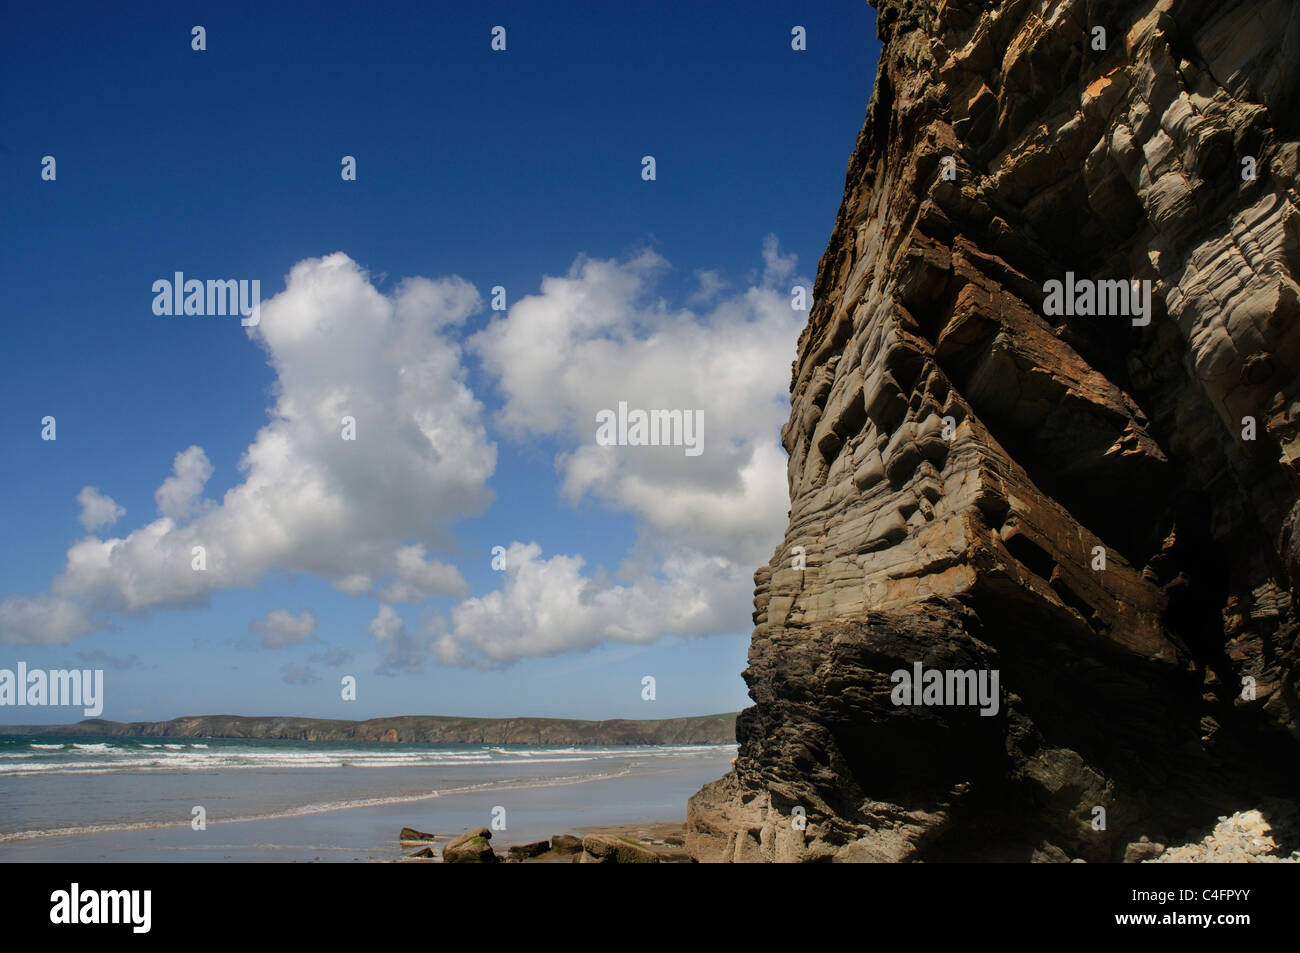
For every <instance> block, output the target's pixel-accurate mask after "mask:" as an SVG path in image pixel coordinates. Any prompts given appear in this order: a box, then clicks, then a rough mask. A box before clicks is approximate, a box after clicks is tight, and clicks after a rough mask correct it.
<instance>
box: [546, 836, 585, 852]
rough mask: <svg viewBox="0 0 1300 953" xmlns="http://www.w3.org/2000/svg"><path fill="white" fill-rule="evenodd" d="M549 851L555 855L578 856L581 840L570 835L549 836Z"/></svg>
mask: <svg viewBox="0 0 1300 953" xmlns="http://www.w3.org/2000/svg"><path fill="white" fill-rule="evenodd" d="M551 850H553V851H555V852H556V853H557V854H580V853H582V838H581V837H574V836H573V835H572V834H553V835H552V836H551Z"/></svg>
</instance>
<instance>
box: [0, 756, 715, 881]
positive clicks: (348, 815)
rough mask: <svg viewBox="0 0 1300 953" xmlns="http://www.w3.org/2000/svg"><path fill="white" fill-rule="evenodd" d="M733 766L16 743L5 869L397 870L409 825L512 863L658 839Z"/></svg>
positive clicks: (0, 792)
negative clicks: (484, 833)
mask: <svg viewBox="0 0 1300 953" xmlns="http://www.w3.org/2000/svg"><path fill="white" fill-rule="evenodd" d="M735 752H736V747H735V745H690V746H631V745H629V746H616V745H611V746H580V745H577V746H565V747H558V746H552V747H547V746H537V745H504V746H489V745H414V744H412V745H406V744H367V743H355V744H339V743H319V742H294V741H246V740H239V739H205V740H202V741H199V740H195V739H183V740H182V739H175V740H173V739H157V738H150V739H125V738H112V739H102V738H100V739H96V738H75V739H69V740H67V741H62V740H60V743H58V744H55V743H52V742H51V741H50V740H49V739H23V738H12V739H6V740H5V741H3V742H0V861H3V862H14V861H77V862H85V861H105V862H108V861H127V862H134V861H168V862H210V861H216V862H237V861H273V862H345V863H352V862H363V863H364V862H389V861H397V860H401V859H402V858H403V857H404V856H405V855H407V854H409V853H410V852H411V851H410V850H409V848H408V849H403V848H402V847H401V845H400V844H399V842H398V834H399V832H400V830H401V829H402V828H403V827H412V828H415V829H417V830H420V831H425V832H429V833H434V834H438V835H443V837H445V838H453V837H456V836H458V835H460V834H462V833H463V832H465V831H467V830H471V829H474V828H478V827H489V828H491V829H492V830H493V839H492V847H493V848H494V849H496V850H497V851H498V852H500V853H502V854H503V855H504V853H505V851H506V850H507V849H508V848H509V846H511V845H513V844H524V843H530V842H535V841H541V840H546V839H547V838H549V837H551V836H552V835H554V834H560V833H578V834H579V835H581V834H584V833H588V832H592V831H593V830H597V829H606V828H608V829H616V830H623V831H627V832H629V833H631V834H632V835H633V836H636V835H635V831H636V830H637V829H642V828H645V829H648V830H652V831H658V832H659V833H661V834H662V833H664V832H665V831H669V830H671V829H672V827H673V825H678V826H679V825H681V823H682V821H683V820H684V815H685V804H686V800H687V798H689V797H690V795H691V794H693V793H694V792H695V791H697V790H698V789H699V788H700V786H701V785H702V784H703V783H705V782H707V781H710V780H712V779H715V778H717V777H719V776H721V775H722V774H724V773H725V772H726V771H727V770H728V768H729V766H730V761H731V759H732V758H733V757H734V756H735ZM195 808H202V809H203V811H202V816H203V818H204V821H205V829H202V830H196V829H195V825H196V821H195V810H194V809H195ZM494 822H495V823H494ZM658 825H667V826H665V827H660V826H658ZM647 839H650V838H647ZM658 839H663V838H662V837H660V838H658ZM442 842H443V843H445V840H442Z"/></svg>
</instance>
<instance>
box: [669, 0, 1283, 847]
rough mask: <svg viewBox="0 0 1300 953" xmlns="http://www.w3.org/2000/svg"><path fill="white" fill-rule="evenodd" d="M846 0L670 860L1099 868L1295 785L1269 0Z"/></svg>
mask: <svg viewBox="0 0 1300 953" xmlns="http://www.w3.org/2000/svg"><path fill="white" fill-rule="evenodd" d="M872 2H873V4H874V5H875V6H876V7H877V9H878V15H877V32H878V33H879V35H880V38H881V39H882V41H883V44H884V45H883V50H882V52H881V56H880V66H879V71H878V73H877V76H876V81H875V91H874V94H873V96H872V99H871V102H870V105H869V106H868V110H867V117H866V123H865V126H864V127H863V129H862V131H861V133H860V135H859V138H858V141H857V146H856V148H855V150H854V152H853V155H852V157H851V158H850V160H849V165H848V175H847V181H846V187H845V193H844V198H843V204H842V205H841V207H840V212H839V216H838V219H837V221H836V222H835V226H834V229H833V231H832V233H831V239H830V243H829V246H828V248H827V250H826V253H825V255H824V256H823V257H822V259H821V263H820V266H819V268H818V273H817V281H816V287H815V291H814V295H813V298H814V306H813V308H812V311H811V313H810V315H809V320H808V324H807V327H806V328H805V329H804V332H803V335H802V337H801V338H800V341H799V348H798V355H797V359H796V362H795V366H794V373H793V379H792V381H791V405H792V406H791V414H790V418H789V421H788V423H787V424H786V425H785V428H784V430H783V432H782V438H783V443H784V445H785V449H786V451H787V453H788V454H789V464H788V483H789V487H790V514H789V525H788V527H787V530H786V535H785V538H784V540H783V541H782V542H781V543H780V545H779V546H778V547H777V549H776V552H775V553H774V555H773V557H772V559H771V561H770V562H769V564H768V565H766V566H764V567H762V568H760V569H759V570H758V572H757V573H756V574H755V584H756V585H755V593H754V608H755V610H756V611H755V613H754V623H755V629H754V633H753V640H752V644H751V646H750V650H749V668H748V670H747V671H746V672H745V680H746V682H747V683H748V685H749V691H750V696H751V697H752V698H753V700H754V702H755V704H754V706H753V707H751V708H748V709H746V710H745V711H744V712H742V713H741V714H740V715H739V716H738V718H737V728H736V730H737V735H738V740H739V742H740V753H739V757H738V760H737V763H736V769H735V771H733V772H731V773H730V774H728V775H726V777H724V778H723V779H722V780H720V781H717V782H714V783H712V784H710V785H708V786H707V787H706V788H704V789H703V790H702V791H701V792H700V793H699V794H697V795H696V796H695V797H694V798H693V799H692V801H691V805H690V810H689V816H688V834H687V845H688V849H689V850H690V852H691V854H692V855H693V856H694V857H695V858H696V859H698V860H706V861H828V860H835V861H850V860H868V861H908V860H927V861H929V860H956V859H978V860H994V859H1000V860H1025V861H1027V860H1030V859H1031V858H1034V859H1042V858H1045V857H1046V858H1053V859H1058V860H1060V859H1067V860H1068V859H1070V858H1084V859H1086V860H1089V861H1110V860H1121V859H1123V858H1124V857H1125V856H1133V851H1130V850H1129V849H1128V845H1131V844H1134V843H1137V845H1138V847H1137V848H1135V850H1136V851H1137V852H1139V853H1140V852H1141V850H1142V849H1143V847H1142V845H1143V844H1144V843H1145V842H1148V838H1149V841H1150V842H1154V841H1160V842H1161V843H1169V842H1170V841H1169V839H1168V838H1170V837H1175V838H1184V837H1185V836H1186V835H1187V834H1188V833H1189V832H1190V833H1191V837H1189V838H1187V839H1191V840H1196V839H1199V837H1200V834H1201V833H1203V832H1204V831H1206V830H1208V829H1210V828H1211V827H1213V826H1214V824H1215V821H1216V817H1219V816H1226V815H1232V814H1234V812H1237V811H1241V810H1244V809H1253V808H1258V807H1262V806H1263V805H1264V804H1265V799H1266V798H1267V797H1268V796H1269V795H1274V796H1277V797H1281V798H1284V799H1289V800H1291V801H1295V800H1296V798H1297V794H1298V793H1300V779H1298V778H1297V772H1298V771H1300V744H1298V743H1297V742H1298V741H1300V694H1297V683H1300V613H1298V612H1297V602H1296V597H1297V592H1298V591H1300V589H1298V586H1297V584H1298V583H1300V527H1298V526H1297V522H1300V505H1297V497H1298V496H1300V284H1297V276H1298V275H1300V4H1297V3H1295V2H1294V0H994V2H985V0H872ZM863 43H864V45H865V44H866V39H865V38H863ZM863 86H864V98H865V87H866V83H865V81H864V83H863ZM819 141H820V139H819V137H818V136H817V135H815V134H814V135H810V136H809V137H808V138H807V146H808V147H809V148H815V147H817V145H818V143H819ZM900 671H901V672H902V673H904V674H903V675H902V676H898V675H897V674H896V673H898V672H900ZM913 673H916V675H917V680H918V681H920V680H921V679H922V678H928V677H930V676H934V677H935V678H936V679H938V678H943V679H945V681H944V682H942V683H939V682H938V681H934V682H932V683H927V687H926V689H925V692H924V694H923V695H922V693H921V692H919V691H917V690H916V689H919V688H920V686H919V685H910V686H909V684H902V686H901V687H902V689H903V690H902V691H900V690H899V688H900V683H902V679H903V678H906V679H907V682H908V683H910V682H911V680H912V678H913ZM967 675H969V676H970V677H971V678H972V684H973V679H974V678H975V677H979V678H985V677H987V678H988V679H989V683H988V684H987V685H986V684H985V683H983V682H980V683H978V686H979V687H980V688H981V691H980V693H979V694H980V695H981V698H980V701H981V705H980V706H978V707H977V706H975V705H972V704H971V699H970V698H969V697H968V696H966V695H964V694H963V692H964V691H965V689H964V688H963V683H960V682H957V681H956V680H955V678H954V676H961V677H965V676H967ZM993 676H997V678H998V681H997V682H993V680H992V679H993ZM931 687H933V691H931ZM984 688H987V689H988V692H987V695H988V698H989V701H988V703H987V704H984V697H983V696H984V695H985V692H984V691H983V689H984ZM1198 832H1199V833H1198Z"/></svg>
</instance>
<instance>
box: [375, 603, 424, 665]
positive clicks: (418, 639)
mask: <svg viewBox="0 0 1300 953" xmlns="http://www.w3.org/2000/svg"><path fill="white" fill-rule="evenodd" d="M366 632H367V634H369V636H370V637H371V638H372V639H374V640H375V642H377V643H378V647H379V651H380V655H381V661H380V664H379V667H378V668H377V669H375V671H376V672H377V673H378V674H380V675H399V674H403V673H405V674H408V675H414V674H419V673H420V672H423V671H424V663H425V662H426V661H427V660H428V658H429V648H430V642H431V641H432V638H431V635H430V634H429V633H427V632H424V631H420V632H412V631H411V630H410V629H409V628H407V625H406V622H405V620H403V619H402V617H401V616H400V615H398V614H397V610H396V609H394V608H393V607H392V606H390V605H387V604H384V603H381V604H380V606H379V611H378V612H377V613H376V614H375V617H374V618H373V619H371V620H370V625H369V626H367V627H366Z"/></svg>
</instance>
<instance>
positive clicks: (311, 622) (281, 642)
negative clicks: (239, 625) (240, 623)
mask: <svg viewBox="0 0 1300 953" xmlns="http://www.w3.org/2000/svg"><path fill="white" fill-rule="evenodd" d="M248 629H249V631H250V632H256V633H257V634H258V635H264V636H266V638H264V639H262V647H263V648H268V649H278V648H282V647H284V646H286V645H297V644H298V643H299V642H305V641H307V640H308V639H310V638H311V637H312V635H313V634H314V633H315V632H316V616H315V615H314V614H313V613H311V612H309V611H307V610H303V613H302V615H297V616H295V615H294V614H293V613H292V612H289V611H288V610H287V609H276V610H274V611H273V612H271V613H269V614H268V615H267V616H266V618H264V619H254V620H253V621H252V622H250V623H249V624H248Z"/></svg>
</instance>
